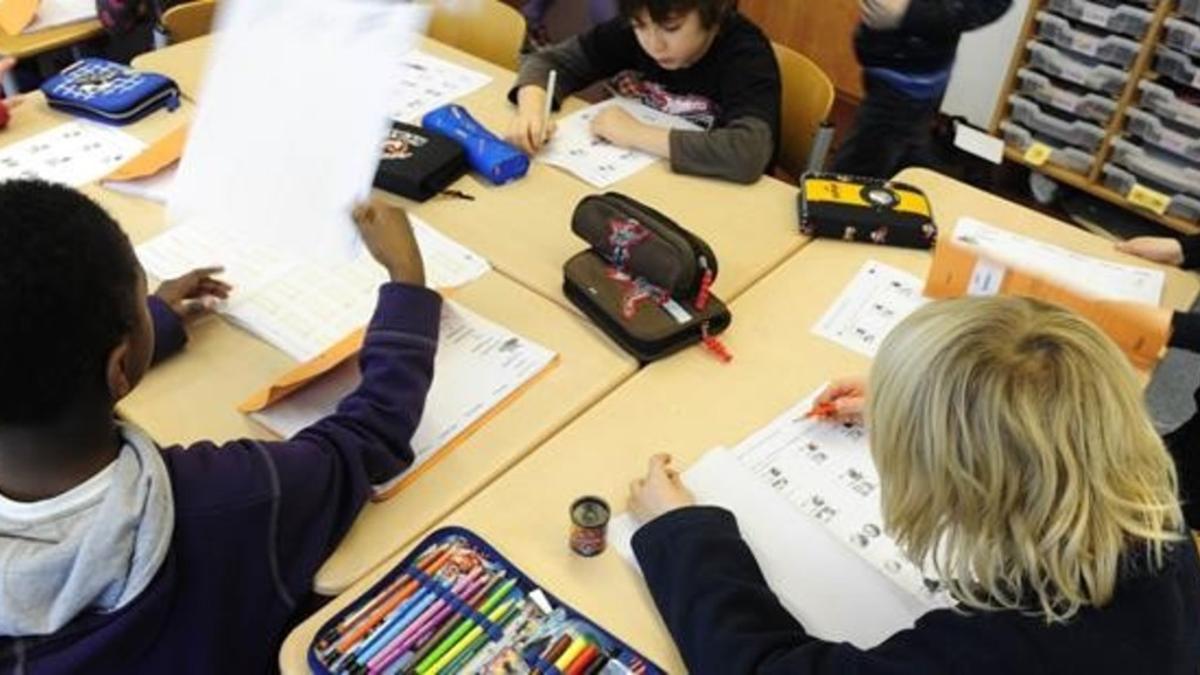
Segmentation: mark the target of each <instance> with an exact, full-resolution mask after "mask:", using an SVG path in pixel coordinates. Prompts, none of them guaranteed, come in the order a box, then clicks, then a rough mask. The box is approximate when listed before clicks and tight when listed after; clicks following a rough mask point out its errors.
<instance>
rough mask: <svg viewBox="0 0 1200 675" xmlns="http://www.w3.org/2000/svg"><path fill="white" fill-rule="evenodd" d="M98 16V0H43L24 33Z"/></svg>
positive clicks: (22, 32)
mask: <svg viewBox="0 0 1200 675" xmlns="http://www.w3.org/2000/svg"><path fill="white" fill-rule="evenodd" d="M95 18H96V0H41V2H39V3H38V10H37V15H36V16H35V17H34V18H33V22H32V23H30V24H29V25H28V26H26V27H25V30H23V31H21V34H22V35H27V34H29V33H36V32H38V31H40V30H46V29H48V28H55V27H57V26H65V25H67V24H70V23H79V22H80V21H88V20H90V19H95Z"/></svg>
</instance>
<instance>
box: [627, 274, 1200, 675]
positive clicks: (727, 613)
mask: <svg viewBox="0 0 1200 675" xmlns="http://www.w3.org/2000/svg"><path fill="white" fill-rule="evenodd" d="M818 404H828V405H832V406H834V408H835V409H836V410H837V411H838V412H837V415H838V417H839V419H846V418H848V417H854V416H857V415H860V414H862V413H863V408H864V407H865V416H866V419H867V420H868V421H869V422H870V426H871V452H872V455H873V457H874V460H875V463H876V465H877V466H878V468H879V475H880V487H881V500H882V504H881V505H882V512H883V517H884V526H885V527H886V529H887V531H888V533H889V534H890V535H891V536H892V537H893V538H894V539H895V540H896V542H897V543H898V544H899V545H900V546H901V548H902V549H903V550H904V551H905V552H906V553H907V554H908V555H909V557H910V558H911V559H912V560H917V561H926V565H925V569H926V573H927V574H932V575H933V576H934V577H935V578H937V579H938V580H940V581H941V582H942V583H943V584H944V585H945V586H946V587H947V588H948V590H949V592H950V593H951V595H952V596H953V597H954V598H955V600H957V601H958V603H959V606H958V607H957V608H955V609H942V610H935V611H931V612H929V613H927V614H926V615H925V616H923V617H921V618H920V619H918V620H917V622H916V625H915V626H914V627H913V628H911V629H908V630H903V631H901V632H899V633H896V634H895V635H893V636H892V637H890V638H888V639H887V640H886V641H884V642H883V643H882V644H880V645H878V646H876V647H874V648H871V649H859V648H857V647H855V646H853V645H850V644H848V643H838V642H830V641H826V640H821V639H818V638H816V637H814V636H812V635H810V634H809V633H807V632H806V631H805V629H804V627H803V626H801V625H800V623H799V622H798V621H796V619H795V618H794V617H792V616H791V615H790V614H788V612H787V611H786V610H785V609H784V608H783V606H782V605H781V604H780V602H779V599H778V598H776V597H775V595H774V594H773V593H772V592H771V589H770V588H768V587H767V584H766V581H765V580H764V579H763V575H762V573H761V572H760V570H759V569H758V566H757V564H756V563H755V560H754V555H753V553H752V552H751V551H750V549H749V547H747V545H746V543H745V542H744V541H742V539H741V536H740V534H739V532H738V528H737V523H736V521H735V519H734V517H733V515H732V514H730V513H729V512H727V511H724V510H722V509H718V508H713V507H701V506H695V505H694V500H693V498H692V497H691V495H690V494H689V493H688V492H687V490H686V488H684V487H683V485H682V484H681V483H680V481H679V477H678V474H676V473H675V471H674V470H673V469H672V468H671V466H670V462H669V459H668V458H666V457H664V456H658V457H656V458H654V459H653V460H651V466H650V471H649V474H648V475H647V476H646V478H644V479H642V480H639V481H636V482H635V483H634V484H633V486H632V488H631V493H632V494H631V499H630V507H631V510H632V512H633V513H634V514H635V515H637V516H638V517H639V519H641V520H642V522H644V523H646V524H645V525H643V526H642V528H641V529H640V530H638V532H637V533H636V535H635V536H634V540H633V547H634V552H635V553H636V554H637V558H638V563H639V564H640V566H641V568H642V571H643V573H644V574H645V578H646V583H647V584H648V585H649V587H650V592H651V595H652V596H653V597H654V601H655V603H656V604H657V606H658V609H659V612H660V613H661V614H662V616H663V620H664V621H665V622H666V625H667V627H668V628H669V629H670V631H671V635H672V636H673V637H674V639H675V643H676V645H677V646H678V647H679V651H680V653H681V654H682V656H683V660H684V662H685V663H686V664H687V667H688V670H689V671H690V672H691V673H693V674H694V675H704V674H708V673H711V674H713V675H717V674H720V675H730V674H737V675H742V674H744V673H759V674H761V675H776V674H777V675H785V674H786V675H801V674H817V673H829V674H830V675H833V674H834V673H838V674H848V673H854V674H856V675H871V674H878V675H909V674H911V675H930V674H933V673H937V674H939V675H941V674H953V673H961V674H963V675H991V674H995V675H1016V674H1020V675H1035V674H1038V673H1043V674H1045V675H1052V674H1053V675H1058V674H1060V673H1087V674H1088V675H1109V674H1110V675H1131V674H1133V673H1154V674H1155V675H1185V674H1187V675H1195V673H1196V672H1197V667H1198V666H1200V561H1198V560H1197V556H1196V548H1195V545H1194V543H1193V542H1192V540H1191V537H1190V536H1187V535H1185V534H1184V533H1183V529H1182V527H1183V524H1182V514H1181V513H1180V509H1179V502H1178V500H1177V498H1176V493H1175V490H1176V485H1175V474H1174V471H1173V469H1172V465H1171V460H1170V458H1169V456H1168V455H1167V453H1166V452H1165V450H1164V449H1163V445H1162V442H1161V441H1160V439H1159V438H1158V436H1157V435H1156V434H1155V432H1154V428H1153V426H1152V425H1151V424H1150V420H1149V417H1148V415H1147V414H1146V411H1145V408H1144V405H1143V404H1142V401H1141V388H1140V386H1139V384H1138V382H1137V379H1136V377H1135V376H1134V373H1133V369H1132V368H1131V367H1130V366H1129V363H1128V361H1127V360H1126V359H1125V357H1124V356H1123V355H1122V353H1121V351H1120V350H1119V349H1118V348H1117V347H1116V345H1115V344H1113V343H1112V341H1111V340H1109V339H1108V338H1107V337H1105V336H1104V335H1103V334H1101V333H1100V332H1099V331H1098V330H1097V329H1096V328H1095V327H1094V326H1092V324H1090V323H1088V322H1087V321H1085V320H1084V319H1081V318H1079V317H1078V316H1076V315H1074V314H1071V313H1070V312H1068V311H1066V310H1062V309H1058V308H1055V307H1052V306H1050V305H1046V304H1042V303H1039V302H1036V301H1033V300H1027V299H1021V298H1006V297H993V298H965V299H961V300H951V301H945V302H939V303H932V304H930V305H927V306H926V307H924V308H922V309H920V310H918V311H917V312H915V313H914V314H913V315H912V316H910V317H909V318H908V319H906V320H905V321H904V322H902V323H901V324H900V325H899V326H898V327H897V328H896V329H895V330H894V331H893V332H892V333H891V334H890V335H888V337H887V338H886V340H885V341H884V343H883V345H882V347H881V348H880V351H879V355H878V356H877V357H876V360H875V363H874V365H873V367H872V370H871V377H870V385H869V389H868V385H867V384H866V383H865V382H862V381H853V380H844V381H842V382H841V383H839V384H837V385H835V386H834V387H831V388H830V389H829V390H828V391H826V392H825V394H824V395H823V396H822V397H820V398H819V399H818ZM797 517H803V516H800V515H799V514H797ZM782 526H786V525H782Z"/></svg>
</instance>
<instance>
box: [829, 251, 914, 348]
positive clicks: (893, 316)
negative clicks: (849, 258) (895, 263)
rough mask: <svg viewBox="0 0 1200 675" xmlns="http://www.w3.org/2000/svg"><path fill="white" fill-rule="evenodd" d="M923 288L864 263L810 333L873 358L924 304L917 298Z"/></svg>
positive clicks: (910, 277)
mask: <svg viewBox="0 0 1200 675" xmlns="http://www.w3.org/2000/svg"><path fill="white" fill-rule="evenodd" d="M924 286H925V282H924V281H922V280H921V279H920V278H919V277H917V276H915V275H912V274H909V273H908V272H905V271H904V270H899V269H896V268H895V267H892V266H890V265H885V264H883V263H881V262H877V261H875V260H868V261H867V262H866V264H864V265H863V266H862V269H860V270H859V271H858V274H856V275H854V279H853V280H851V281H850V284H849V285H848V286H846V288H845V290H843V291H842V294H841V295H839V296H838V298H837V300H835V301H834V302H833V305H832V306H831V307H830V308H829V310H828V311H826V312H825V316H822V317H821V320H820V321H818V322H817V325H816V326H813V333H815V334H817V335H820V336H821V337H823V338H827V339H830V340H833V341H834V342H836V343H838V344H840V345H842V346H843V347H845V348H847V349H850V350H853V351H856V352H858V353H859V354H863V355H865V356H868V357H871V358H875V353H876V352H878V351H879V344H880V343H881V342H883V338H885V337H887V334H888V333H890V332H891V330H892V329H893V328H895V327H896V324H898V323H900V322H901V321H903V320H904V317H906V316H908V315H909V314H912V313H913V312H914V311H916V310H917V308H919V307H920V306H921V305H923V304H925V303H926V302H928V300H927V299H926V298H924V297H923V296H922V295H921V289H922V288H923V287H924Z"/></svg>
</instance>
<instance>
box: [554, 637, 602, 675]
mask: <svg viewBox="0 0 1200 675" xmlns="http://www.w3.org/2000/svg"><path fill="white" fill-rule="evenodd" d="M599 658H600V649H599V648H598V647H596V645H593V644H588V645H587V646H586V647H584V648H583V651H582V652H580V653H579V656H576V657H575V659H574V660H573V661H571V663H570V664H568V665H567V668H566V670H564V671H563V675H583V671H585V670H587V667H588V666H590V665H592V662H593V661H595V660H597V659H599Z"/></svg>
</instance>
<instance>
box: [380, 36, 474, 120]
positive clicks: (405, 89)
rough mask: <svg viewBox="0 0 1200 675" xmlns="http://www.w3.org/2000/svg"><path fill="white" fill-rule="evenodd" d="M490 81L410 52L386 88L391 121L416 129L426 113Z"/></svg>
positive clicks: (445, 63)
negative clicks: (389, 95)
mask: <svg viewBox="0 0 1200 675" xmlns="http://www.w3.org/2000/svg"><path fill="white" fill-rule="evenodd" d="M491 81H492V78H491V76H490V75H486V74H484V73H481V72H479V71H477V70H471V69H470V68H466V67H464V66H460V65H458V64H456V63H451V62H449V61H446V60H445V59H439V58H438V57H436V56H433V55H431V54H426V53H425V52H423V51H421V50H419V49H414V50H412V51H410V52H408V53H407V54H405V55H404V58H403V59H401V61H400V66H399V68H397V70H396V73H395V75H394V76H393V80H392V83H391V85H390V87H391V91H392V95H391V96H392V98H391V111H392V117H393V118H394V119H397V120H399V121H401V122H408V123H410V124H416V125H420V123H421V118H422V117H424V116H425V114H426V113H428V112H431V111H433V110H436V109H437V108H440V107H442V106H443V105H446V104H447V103H452V102H454V101H456V100H458V99H460V98H462V97H463V96H466V95H467V94H470V93H471V92H473V91H476V90H478V89H482V88H483V87H485V86H487V85H488V84H489V83H490V82H491Z"/></svg>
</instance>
